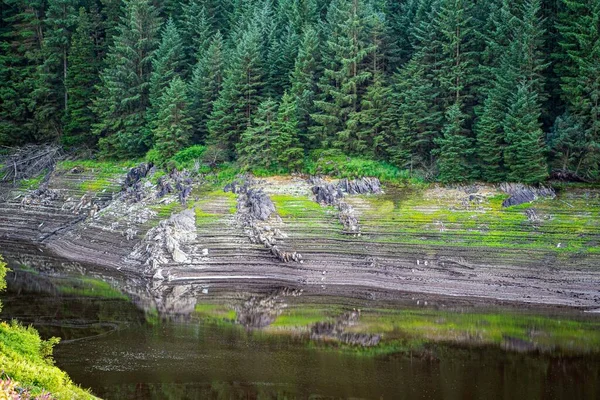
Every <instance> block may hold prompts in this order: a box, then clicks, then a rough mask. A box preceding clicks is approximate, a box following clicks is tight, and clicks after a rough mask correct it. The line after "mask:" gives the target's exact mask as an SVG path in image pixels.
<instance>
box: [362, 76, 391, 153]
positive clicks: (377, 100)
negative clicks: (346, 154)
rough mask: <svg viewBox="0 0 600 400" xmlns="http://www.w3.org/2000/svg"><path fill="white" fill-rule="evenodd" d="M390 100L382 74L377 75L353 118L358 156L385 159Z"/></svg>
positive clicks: (389, 91)
mask: <svg viewBox="0 0 600 400" xmlns="http://www.w3.org/2000/svg"><path fill="white" fill-rule="evenodd" d="M390 100H391V89H390V87H388V86H387V84H386V82H385V81H384V77H383V72H380V73H377V74H376V75H375V78H374V80H373V83H372V84H371V85H370V86H369V87H368V88H367V91H366V93H365V95H364V96H363V99H362V101H361V110H360V111H359V112H358V113H356V114H355V116H354V118H355V120H356V122H355V123H357V124H358V127H357V141H356V150H357V152H358V153H359V154H361V155H366V156H369V157H371V158H375V159H385V158H386V156H387V146H388V143H389V142H390V139H391V131H392V126H393V122H392V121H393V117H392V115H391V113H390Z"/></svg>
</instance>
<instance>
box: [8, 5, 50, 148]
mask: <svg viewBox="0 0 600 400" xmlns="http://www.w3.org/2000/svg"><path fill="white" fill-rule="evenodd" d="M12 3H13V4H11V6H12V7H11V9H9V10H7V11H6V12H5V13H4V14H3V16H2V25H3V28H2V29H3V35H2V41H0V46H1V52H0V81H1V82H2V85H0V144H4V145H20V144H24V143H27V142H32V141H45V140H48V139H53V138H56V135H50V136H48V132H42V131H41V130H40V129H39V128H38V124H37V123H36V121H35V119H34V113H33V110H32V104H35V99H34V97H33V96H32V94H33V91H34V89H35V85H34V84H35V82H36V78H37V65H39V64H40V63H41V60H42V54H41V47H42V39H43V37H44V34H43V22H42V20H41V19H40V16H41V15H43V10H42V9H41V6H42V5H41V4H38V5H35V4H31V5H28V4H22V3H21V2H12Z"/></svg>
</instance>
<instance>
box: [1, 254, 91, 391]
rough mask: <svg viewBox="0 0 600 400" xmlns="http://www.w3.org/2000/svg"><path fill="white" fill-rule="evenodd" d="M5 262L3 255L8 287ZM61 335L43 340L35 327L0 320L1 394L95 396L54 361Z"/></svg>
mask: <svg viewBox="0 0 600 400" xmlns="http://www.w3.org/2000/svg"><path fill="white" fill-rule="evenodd" d="M5 274H6V265H5V264H4V262H3V261H2V259H1V258H0V289H4V288H5V282H4V277H5ZM57 343H58V339H56V338H53V339H50V340H42V339H41V338H40V336H39V334H38V332H37V331H36V330H35V329H33V328H32V327H24V326H21V325H20V324H18V323H17V322H14V321H13V322H6V321H2V322H0V366H1V367H0V368H1V371H0V372H1V375H0V398H11V399H12V398H19V399H21V398H22V399H29V398H32V399H33V398H40V399H54V398H56V399H68V400H71V399H94V398H95V397H94V396H92V395H91V394H90V393H89V392H88V391H85V390H83V389H81V388H80V387H78V386H77V385H75V384H74V383H73V382H72V381H71V380H70V379H69V377H68V375H67V374H66V373H65V372H63V371H61V370H60V369H59V368H57V367H55V366H54V365H53V363H54V362H53V360H52V348H53V346H54V345H55V344H57Z"/></svg>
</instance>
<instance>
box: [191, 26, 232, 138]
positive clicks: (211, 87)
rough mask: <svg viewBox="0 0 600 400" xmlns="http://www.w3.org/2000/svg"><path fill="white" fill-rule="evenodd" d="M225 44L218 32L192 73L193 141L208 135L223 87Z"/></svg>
mask: <svg viewBox="0 0 600 400" xmlns="http://www.w3.org/2000/svg"><path fill="white" fill-rule="evenodd" d="M223 47H224V44H223V36H222V35H221V32H217V33H216V34H215V35H214V37H213V39H212V41H211V44H210V46H209V48H208V51H206V52H205V53H204V54H203V56H202V57H201V58H200V60H199V61H198V63H197V64H196V66H195V67H194V71H193V73H192V80H191V82H190V85H189V93H190V98H191V100H192V107H191V110H190V111H191V113H190V114H191V116H192V118H193V119H194V124H193V126H194V135H193V142H194V143H199V142H202V141H204V140H205V139H206V137H207V135H208V126H207V124H208V118H209V116H210V115H211V113H212V110H213V105H214V102H215V101H216V100H217V98H218V97H219V93H220V92H221V89H222V88H223V69H224V66H225V58H224V56H225V55H224V53H223V52H224V48H223Z"/></svg>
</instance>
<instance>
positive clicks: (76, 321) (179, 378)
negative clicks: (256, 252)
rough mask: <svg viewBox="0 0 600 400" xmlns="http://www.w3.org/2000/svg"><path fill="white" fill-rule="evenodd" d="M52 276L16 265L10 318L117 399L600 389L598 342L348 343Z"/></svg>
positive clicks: (438, 395) (7, 308)
mask: <svg viewBox="0 0 600 400" xmlns="http://www.w3.org/2000/svg"><path fill="white" fill-rule="evenodd" d="M51 275H52V277H48V276H45V275H43V274H40V273H38V272H32V271H30V272H23V271H21V272H16V273H13V274H11V275H10V276H9V279H8V282H9V291H8V292H7V293H5V294H4V295H3V296H2V301H3V303H4V310H3V313H2V318H4V319H8V318H17V319H19V320H21V321H22V322H23V323H26V324H28V323H32V324H34V326H35V327H36V328H37V329H38V330H39V331H40V333H41V334H42V336H43V337H45V338H47V337H51V336H59V337H61V338H63V341H62V343H61V344H59V345H58V346H57V347H56V348H55V353H54V355H55V359H56V364H57V365H58V366H59V367H60V368H62V369H64V370H65V371H67V372H68V373H69V375H70V376H71V378H72V379H73V380H74V381H75V382H76V383H78V384H80V385H81V386H83V387H89V388H91V389H92V391H93V392H94V393H95V394H96V395H98V396H100V397H102V398H106V399H207V398H208V399H210V398H213V399H238V398H239V399H271V398H276V399H294V398H302V399H337V398H352V399H447V400H454V399H457V400H458V399H489V400H494V399H532V400H534V399H569V400H576V399H600V357H599V355H598V352H597V351H596V350H597V349H591V350H590V351H583V352H581V354H577V353H575V354H574V353H572V352H571V353H569V354H564V353H562V352H559V351H556V352H548V351H544V352H539V351H526V352H516V351H506V350H503V348H502V347H501V346H493V345H482V344H481V343H477V344H475V343H474V344H472V345H468V344H465V343H464V341H463V342H462V343H461V344H460V345H456V344H448V343H446V344H439V343H438V344H433V343H426V344H425V345H424V346H425V348H426V349H427V351H426V352H419V353H413V352H412V351H407V352H405V353H403V354H381V355H372V354H365V353H364V352H360V351H352V350H350V351H339V350H332V348H331V347H324V346H321V345H318V344H315V343H314V341H311V340H310V339H309V338H308V337H306V336H305V335H293V334H286V333H285V334H273V333H272V332H271V333H268V332H265V331H264V330H261V329H247V327H246V328H245V327H243V326H240V325H239V324H236V323H234V321H227V320H221V321H219V320H218V319H215V318H210V319H203V318H190V317H189V315H188V316H185V315H182V314H181V313H174V314H173V315H169V314H168V311H165V310H167V309H171V310H175V309H176V307H172V306H171V307H163V308H164V309H163V310H162V311H161V312H160V313H159V312H156V311H148V309H146V310H143V309H142V308H144V307H141V306H140V301H139V299H138V301H137V305H134V303H136V301H132V297H133V296H131V295H129V296H128V297H127V298H126V297H125V296H122V295H119V294H118V292H112V291H110V290H108V291H107V290H105V289H106V288H104V289H102V288H103V286H101V285H96V286H95V287H96V292H99V293H96V294H94V293H90V290H82V289H81V286H80V285H79V286H78V284H76V283H72V282H77V281H76V280H71V278H68V277H65V276H64V274H63V275H62V276H60V278H58V277H57V275H56V272H53V273H52V274H51ZM88 289H89V287H88ZM179 297H182V296H179ZM183 297H185V296H183ZM185 302H187V303H189V298H188V299H187V300H185ZM163 303H164V301H163ZM163 305H164V304H163ZM192 306H193V304H192ZM332 307H333V305H332Z"/></svg>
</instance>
